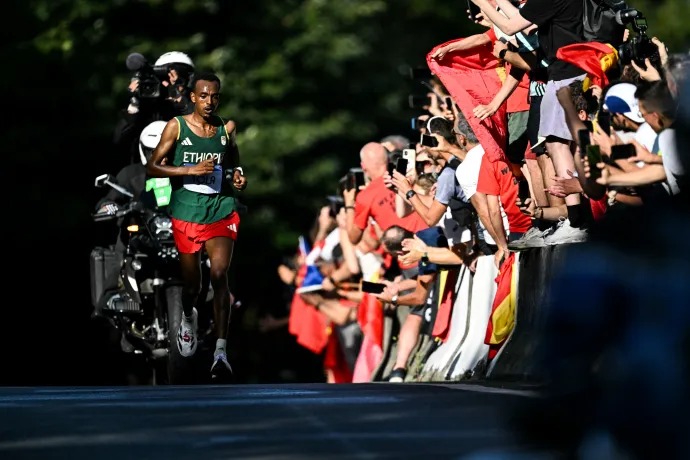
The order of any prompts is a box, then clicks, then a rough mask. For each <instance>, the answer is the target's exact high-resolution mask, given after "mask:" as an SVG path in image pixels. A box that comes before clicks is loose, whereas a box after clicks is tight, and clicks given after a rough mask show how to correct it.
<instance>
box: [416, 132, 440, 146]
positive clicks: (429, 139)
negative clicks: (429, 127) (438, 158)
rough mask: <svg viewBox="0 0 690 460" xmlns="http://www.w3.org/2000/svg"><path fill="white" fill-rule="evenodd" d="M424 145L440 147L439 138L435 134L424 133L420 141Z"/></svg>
mask: <svg viewBox="0 0 690 460" xmlns="http://www.w3.org/2000/svg"><path fill="white" fill-rule="evenodd" d="M419 143H420V144H422V145H423V146H424V147H432V148H433V147H438V139H436V138H435V137H434V136H429V135H428V134H422V138H421V140H420V141H419Z"/></svg>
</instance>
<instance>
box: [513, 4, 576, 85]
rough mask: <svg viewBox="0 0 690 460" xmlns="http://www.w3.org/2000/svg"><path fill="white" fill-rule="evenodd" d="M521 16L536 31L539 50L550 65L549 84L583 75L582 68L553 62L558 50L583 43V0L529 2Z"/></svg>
mask: <svg viewBox="0 0 690 460" xmlns="http://www.w3.org/2000/svg"><path fill="white" fill-rule="evenodd" d="M520 15H521V16H522V17H523V18H525V19H527V20H528V21H529V22H531V23H532V24H535V25H537V26H538V27H539V47H540V48H541V52H542V53H543V57H544V58H546V60H547V61H548V62H549V63H550V65H549V68H548V75H549V80H550V81H551V80H553V81H560V80H566V79H568V78H573V77H577V76H579V75H583V74H585V71H584V70H582V69H581V68H579V67H577V66H574V65H572V64H568V63H567V62H563V61H559V60H557V59H556V53H557V52H558V49H559V48H561V47H563V46H567V45H572V44H573V43H582V42H584V41H585V40H584V32H583V26H582V22H583V12H582V0H529V1H528V2H527V3H525V6H523V7H522V8H521V9H520Z"/></svg>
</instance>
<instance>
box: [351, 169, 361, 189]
mask: <svg viewBox="0 0 690 460" xmlns="http://www.w3.org/2000/svg"><path fill="white" fill-rule="evenodd" d="M347 176H348V190H352V189H353V188H354V189H355V190H357V191H359V188H360V187H362V186H363V185H364V172H363V171H362V168H352V169H350V171H348V173H347Z"/></svg>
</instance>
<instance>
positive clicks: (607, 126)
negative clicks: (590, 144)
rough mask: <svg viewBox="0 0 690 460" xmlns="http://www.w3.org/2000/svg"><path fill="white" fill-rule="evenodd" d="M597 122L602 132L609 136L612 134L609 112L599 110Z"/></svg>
mask: <svg viewBox="0 0 690 460" xmlns="http://www.w3.org/2000/svg"><path fill="white" fill-rule="evenodd" d="M597 122H598V123H599V128H601V129H600V131H601V132H603V133H604V134H606V135H607V136H610V135H611V114H610V113H609V112H599V115H597Z"/></svg>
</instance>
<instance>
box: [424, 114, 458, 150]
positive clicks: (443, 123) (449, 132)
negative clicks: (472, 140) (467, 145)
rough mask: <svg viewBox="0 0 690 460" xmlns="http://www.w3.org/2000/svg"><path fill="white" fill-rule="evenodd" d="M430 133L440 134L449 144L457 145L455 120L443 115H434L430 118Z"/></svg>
mask: <svg viewBox="0 0 690 460" xmlns="http://www.w3.org/2000/svg"><path fill="white" fill-rule="evenodd" d="M428 123H429V134H438V135H440V136H441V137H443V138H444V139H445V140H446V141H448V143H449V144H452V145H457V144H458V140H457V139H456V138H455V134H453V122H452V121H450V120H448V119H447V118H443V117H433V118H431V119H429V122H428Z"/></svg>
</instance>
